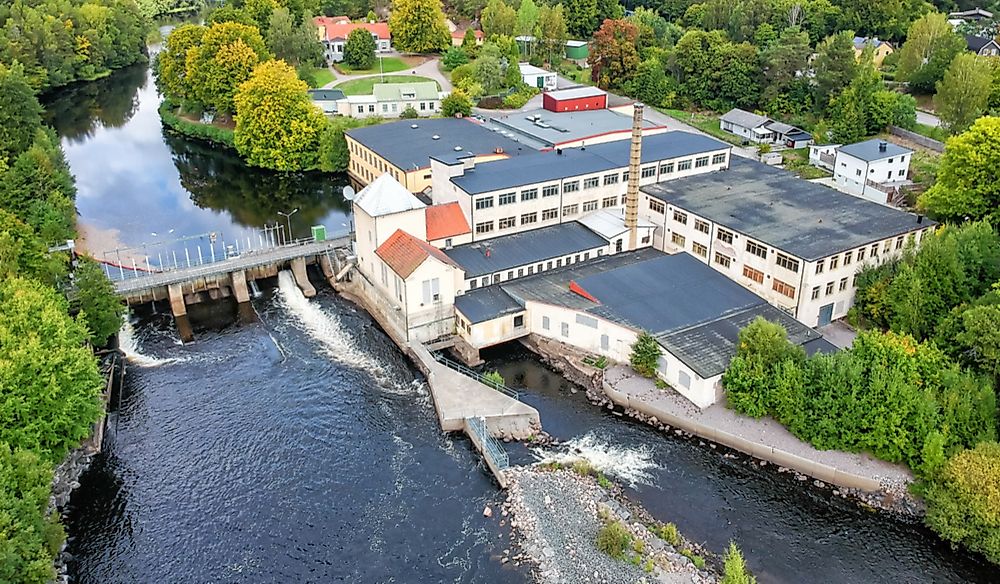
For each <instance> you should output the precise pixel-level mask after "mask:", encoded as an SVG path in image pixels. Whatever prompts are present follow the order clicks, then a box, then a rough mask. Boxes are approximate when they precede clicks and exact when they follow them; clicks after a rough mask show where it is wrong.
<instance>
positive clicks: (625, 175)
mask: <svg viewBox="0 0 1000 584" xmlns="http://www.w3.org/2000/svg"><path fill="white" fill-rule="evenodd" d="M622 182H628V171H627V170H626V171H625V172H623V173H622Z"/></svg>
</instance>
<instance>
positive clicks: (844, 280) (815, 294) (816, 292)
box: [811, 276, 858, 300]
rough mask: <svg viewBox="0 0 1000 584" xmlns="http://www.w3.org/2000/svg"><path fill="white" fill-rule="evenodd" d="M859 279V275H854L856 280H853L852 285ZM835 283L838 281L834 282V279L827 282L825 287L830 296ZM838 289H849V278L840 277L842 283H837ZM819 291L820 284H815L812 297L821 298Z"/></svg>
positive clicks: (827, 294) (841, 290)
mask: <svg viewBox="0 0 1000 584" xmlns="http://www.w3.org/2000/svg"><path fill="white" fill-rule="evenodd" d="M857 281H858V277H857V276H854V281H852V282H851V285H852V286H853V285H855V284H857ZM834 284H836V282H833V281H830V282H827V283H826V286H825V288H826V294H825V295H826V296H829V295H831V294H833V286H834ZM837 290H838V291H840V292H843V291H845V290H847V278H841V279H840V283H839V284H838V285H837ZM819 291H820V287H819V286H814V287H813V289H812V295H811V297H812V299H813V300H817V299H818V298H819Z"/></svg>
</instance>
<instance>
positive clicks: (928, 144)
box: [889, 126, 944, 152]
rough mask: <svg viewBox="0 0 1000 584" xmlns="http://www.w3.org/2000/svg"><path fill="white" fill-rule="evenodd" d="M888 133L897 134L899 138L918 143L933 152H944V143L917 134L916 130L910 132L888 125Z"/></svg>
mask: <svg viewBox="0 0 1000 584" xmlns="http://www.w3.org/2000/svg"><path fill="white" fill-rule="evenodd" d="M889 133H890V134H892V135H893V136H899V137H900V138H903V139H906V140H909V141H910V142H913V143H914V144H919V145H920V146H923V147H924V148H927V149H928V150H933V151H935V152H944V143H943V142H938V141H937V140H935V139H933V138H928V137H927V136H924V135H921V134H918V133H916V132H911V131H909V130H906V129H904V128H900V127H899V126H889Z"/></svg>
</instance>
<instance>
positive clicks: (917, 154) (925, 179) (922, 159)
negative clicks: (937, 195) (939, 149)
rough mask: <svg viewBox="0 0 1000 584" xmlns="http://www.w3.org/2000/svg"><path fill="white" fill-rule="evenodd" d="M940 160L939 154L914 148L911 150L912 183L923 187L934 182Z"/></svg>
mask: <svg viewBox="0 0 1000 584" xmlns="http://www.w3.org/2000/svg"><path fill="white" fill-rule="evenodd" d="M940 162H941V158H940V155H937V154H931V153H929V152H926V151H924V150H921V149H915V150H914V151H913V158H911V159H910V174H911V177H910V178H911V180H912V181H913V183H914V184H916V185H920V186H922V187H924V188H927V187H929V186H931V185H932V184H934V181H935V180H936V179H937V171H938V165H939V164H940Z"/></svg>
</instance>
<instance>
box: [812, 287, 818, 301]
mask: <svg viewBox="0 0 1000 584" xmlns="http://www.w3.org/2000/svg"><path fill="white" fill-rule="evenodd" d="M817 298H819V286H813V289H812V299H813V300H816V299H817Z"/></svg>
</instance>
